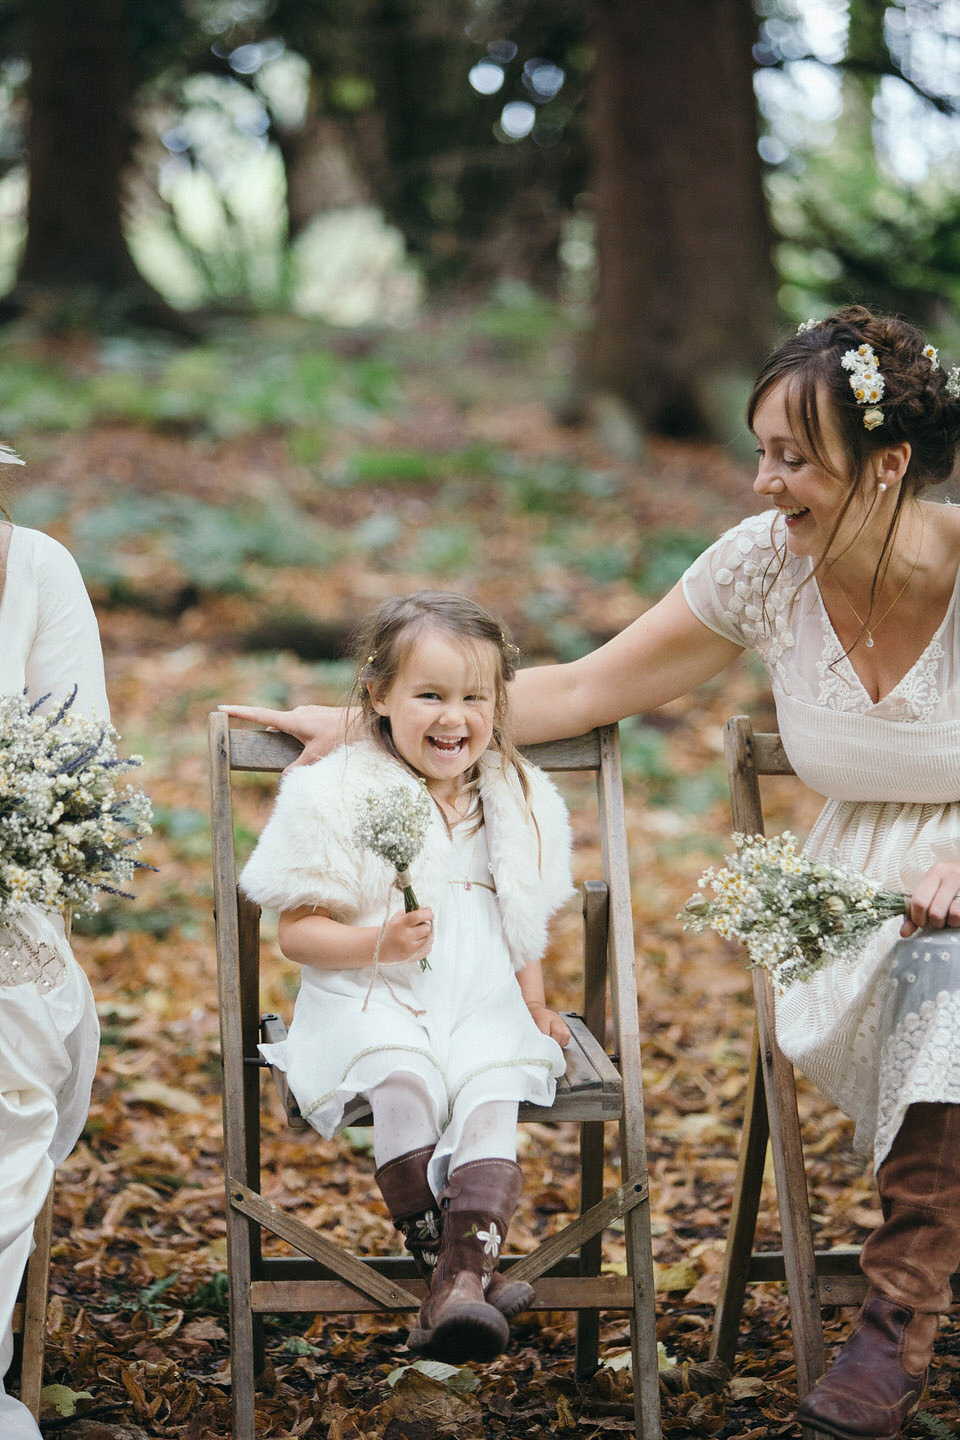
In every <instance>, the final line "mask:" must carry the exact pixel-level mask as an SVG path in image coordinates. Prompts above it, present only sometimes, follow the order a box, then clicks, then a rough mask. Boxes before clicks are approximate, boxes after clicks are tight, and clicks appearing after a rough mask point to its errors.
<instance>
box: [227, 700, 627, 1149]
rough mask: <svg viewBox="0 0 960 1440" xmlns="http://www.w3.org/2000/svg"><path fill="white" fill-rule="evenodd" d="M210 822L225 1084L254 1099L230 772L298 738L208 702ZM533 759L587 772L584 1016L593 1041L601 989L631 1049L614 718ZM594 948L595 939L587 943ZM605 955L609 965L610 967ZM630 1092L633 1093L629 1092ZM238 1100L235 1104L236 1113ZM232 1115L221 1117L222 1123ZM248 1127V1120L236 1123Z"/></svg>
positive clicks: (248, 940) (255, 964) (251, 920)
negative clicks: (596, 860) (591, 898)
mask: <svg viewBox="0 0 960 1440" xmlns="http://www.w3.org/2000/svg"><path fill="white" fill-rule="evenodd" d="M209 742H210V784H211V831H212V836H211V839H212V849H213V870H214V904H215V907H216V913H217V947H218V984H219V991H220V995H219V999H220V1031H221V1053H222V1057H223V1067H224V1084H225V1086H227V1087H228V1089H229V1090H230V1092H231V1093H232V1094H234V1095H239V1094H240V1093H241V1092H244V1093H248V1094H249V1098H250V1101H251V1103H252V1096H253V1090H254V1087H255V1086H256V1083H257V1070H256V1068H255V1067H256V1066H257V1064H258V1061H257V1058H256V1057H257V1044H258V1041H259V1039H260V1034H259V1023H260V1018H259V987H260V960H259V955H260V946H259V915H260V910H259V907H258V906H256V905H254V904H253V903H252V902H251V901H249V900H247V899H246V898H245V897H244V896H243V895H241V894H239V892H238V889H237V862H236V854H235V847H234V817H233V803H232V785H231V777H232V774H233V772H234V771H246V772H251V771H259V772H264V773H267V774H279V772H281V771H282V770H284V769H285V768H286V767H287V766H288V765H290V764H291V762H292V761H293V760H295V759H296V757H297V756H298V755H299V754H300V752H301V748H302V747H301V745H300V742H299V741H297V740H295V739H294V738H293V737H292V736H290V735H286V734H283V733H281V732H279V731H271V730H249V729H231V728H230V725H229V720H228V717H227V716H226V715H225V714H224V713H222V712H220V711H215V712H214V713H213V714H211V716H210V720H209ZM522 753H523V754H524V756H525V757H526V758H528V759H529V760H530V761H532V762H533V763H534V764H537V765H539V766H540V767H541V768H543V769H545V770H551V771H554V772H587V773H592V774H593V775H594V777H595V783H596V794H597V806H598V821H599V831H600V837H601V860H602V870H603V880H604V882H605V884H604V886H602V887H600V888H601V889H602V891H603V894H602V897H599V896H598V897H595V898H596V899H597V901H598V903H602V904H603V905H604V906H605V907H606V908H607V915H606V922H607V923H606V926H605V927H604V929H605V932H606V944H605V945H604V946H603V947H602V949H603V951H604V953H602V954H596V953H594V954H590V953H587V954H586V955H585V957H584V1002H583V1015H584V1019H585V1021H586V1023H587V1026H588V1027H589V1029H590V1031H591V1032H592V1033H593V1034H594V1035H596V1036H597V1037H598V1038H599V1039H600V1040H601V1042H602V1041H603V1038H604V1035H605V1033H606V1025H607V995H608V993H609V1001H610V1015H609V1018H610V1020H612V1029H613V1034H614V1037H615V1044H616V1048H617V1050H618V1051H619V1053H621V1054H633V1053H639V1043H640V1035H639V1016H638V1012H637V985H636V969H635V958H634V940H633V913H632V906H631V897H630V872H629V863H628V854H627V841H626V817H625V813H624V802H623V781H622V774H621V769H620V745H619V731H618V729H617V727H616V726H615V725H609V726H604V727H602V728H600V729H597V730H592V731H590V732H589V733H588V734H586V735H579V736H575V737H572V738H569V739H564V740H557V741H550V742H547V743H545V744H539V745H530V746H525V747H523V750H522ZM595 948H596V947H595ZM608 957H609V967H608ZM623 1084H624V1087H625V1091H628V1092H630V1093H629V1094H625V1099H626V1100H627V1101H628V1103H629V1104H633V1105H635V1106H636V1113H637V1114H638V1115H642V1094H641V1091H640V1076H639V1074H638V1075H636V1076H634V1075H632V1074H628V1073H625V1074H624V1077H623ZM634 1090H635V1091H636V1094H633V1091H634ZM237 1111H238V1107H233V1112H232V1113H233V1114H234V1115H236V1114H237ZM231 1123H232V1122H231V1121H230V1120H229V1119H228V1121H227V1125H228V1127H229V1125H230V1124H231ZM244 1128H247V1127H244ZM225 1138H226V1139H227V1148H228V1151H229V1150H232V1149H233V1144H252V1143H253V1141H252V1137H251V1136H250V1134H249V1129H248V1128H247V1134H246V1136H245V1137H244V1135H243V1134H242V1132H241V1131H239V1130H238V1133H237V1135H236V1136H234V1137H232V1142H233V1143H231V1137H225Z"/></svg>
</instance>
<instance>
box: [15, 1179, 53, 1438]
mask: <svg viewBox="0 0 960 1440" xmlns="http://www.w3.org/2000/svg"><path fill="white" fill-rule="evenodd" d="M52 1236H53V1184H52V1183H51V1185H50V1189H49V1190H48V1191H47V1198H46V1200H45V1201H44V1202H43V1209H42V1210H41V1211H40V1213H39V1215H38V1216H37V1218H36V1220H35V1221H34V1222H33V1245H34V1248H33V1253H32V1254H31V1256H30V1259H29V1260H28V1261H27V1268H26V1270H25V1271H24V1275H23V1280H22V1281H21V1283H20V1293H19V1295H18V1297H17V1303H16V1306H15V1307H14V1312H13V1330H14V1336H15V1342H16V1352H18V1353H19V1362H20V1364H19V1368H20V1386H19V1390H18V1395H19V1398H20V1401H21V1403H22V1404H23V1405H26V1407H27V1409H28V1410H29V1411H30V1413H31V1415H32V1416H33V1418H34V1420H39V1418H40V1391H41V1390H42V1389H43V1353H44V1347H45V1342H46V1331H47V1288H48V1285H49V1278H50V1245H51V1240H52ZM16 1352H15V1359H14V1367H15V1366H16Z"/></svg>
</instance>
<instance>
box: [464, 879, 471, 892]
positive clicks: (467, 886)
mask: <svg viewBox="0 0 960 1440" xmlns="http://www.w3.org/2000/svg"><path fill="white" fill-rule="evenodd" d="M463 888H464V890H472V889H473V882H472V881H471V880H464V882H463Z"/></svg>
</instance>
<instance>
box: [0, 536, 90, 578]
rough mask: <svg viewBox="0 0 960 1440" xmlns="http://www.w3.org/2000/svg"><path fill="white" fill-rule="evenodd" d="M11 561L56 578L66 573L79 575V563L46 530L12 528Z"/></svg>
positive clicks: (64, 546)
mask: <svg viewBox="0 0 960 1440" xmlns="http://www.w3.org/2000/svg"><path fill="white" fill-rule="evenodd" d="M10 560H11V562H13V561H14V560H16V561H17V563H19V564H22V565H26V566H29V567H31V568H32V569H34V570H36V571H37V572H38V574H41V575H44V576H52V577H54V578H57V577H60V576H62V575H63V574H64V573H65V572H69V573H71V574H74V573H78V566H77V562H76V560H75V559H74V557H73V555H72V553H71V552H70V551H69V550H68V549H67V547H66V545H62V544H61V543H60V541H59V540H55V539H54V538H53V536H52V535H48V534H47V533H46V532H45V531H44V530H33V529H31V528H30V526H28V525H17V524H14V525H12V526H11V527H10Z"/></svg>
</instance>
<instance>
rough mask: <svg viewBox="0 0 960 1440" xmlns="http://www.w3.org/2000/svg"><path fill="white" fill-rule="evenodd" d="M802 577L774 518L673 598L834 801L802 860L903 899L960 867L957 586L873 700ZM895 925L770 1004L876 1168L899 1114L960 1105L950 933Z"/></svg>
mask: <svg viewBox="0 0 960 1440" xmlns="http://www.w3.org/2000/svg"><path fill="white" fill-rule="evenodd" d="M781 560H782V561H783V563H782V565H781ZM812 565H813V562H812V560H811V559H809V558H807V557H798V556H793V555H790V554H789V552H787V551H786V547H785V540H784V526H783V521H782V519H781V518H780V517H779V516H777V515H776V513H775V512H770V513H768V514H765V515H759V516H754V517H751V518H750V519H748V520H745V521H743V522H742V523H741V524H740V525H738V526H736V527H735V528H734V529H733V530H730V531H728V532H727V534H726V535H724V536H722V537H721V538H720V540H718V541H717V542H716V544H714V545H712V546H711V547H710V549H709V550H707V551H705V553H704V554H703V555H701V556H700V557H699V558H698V559H697V560H696V561H695V562H694V563H693V565H692V566H691V567H690V569H689V570H688V571H687V572H686V574H685V575H684V577H683V588H684V593H685V595H686V598H687V602H688V604H689V605H690V607H691V609H692V610H693V612H694V614H695V615H697V616H698V617H699V619H700V620H702V621H703V623H704V624H705V625H708V626H709V627H710V629H711V630H714V631H716V632H717V633H718V634H721V635H724V636H725V637H726V638H728V639H730V640H733V641H735V642H736V643H737V644H738V645H743V646H746V647H748V648H750V649H753V650H755V651H756V653H757V654H758V656H759V657H760V659H761V660H762V662H763V664H764V666H765V668H766V670H767V673H768V675H769V677H770V683H771V686H772V689H773V697H774V701H775V703H776V707H777V717H778V721H779V726H780V733H781V736H782V739H783V744H784V748H785V750H786V752H787V755H788V756H789V758H790V762H791V764H792V765H793V767H794V769H795V770H796V772H797V774H798V775H799V776H800V778H801V779H802V780H803V781H804V783H805V784H806V785H808V786H809V787H810V788H811V789H812V790H814V791H816V792H818V793H819V794H821V795H824V796H826V797H828V798H827V801H826V804H825V805H824V807H823V810H822V811H821V813H820V816H819V818H818V820H817V822H816V824H815V825H814V828H813V830H812V832H811V834H810V836H809V838H808V840H807V849H808V850H811V851H813V852H814V853H816V854H818V855H822V856H824V857H825V858H839V859H842V860H844V861H846V862H847V863H849V864H851V865H854V866H856V867H857V869H859V870H862V871H863V872H864V873H866V874H868V875H870V876H871V877H872V878H873V879H875V880H877V881H879V882H880V883H881V884H883V885H886V886H889V887H890V888H891V889H895V890H903V891H906V892H909V891H910V890H911V889H912V888H913V886H914V885H916V883H917V881H918V880H919V879H920V878H921V876H922V875H923V874H924V873H925V872H926V871H927V870H928V869H929V867H930V866H931V865H932V864H933V863H934V862H935V861H937V860H957V859H960V614H958V609H960V603H958V596H957V590H958V587H960V576H958V580H957V582H956V583H955V585H954V592H953V596H952V598H951V601H950V605H949V608H948V610H947V613H946V615H945V617H944V619H943V622H942V624H941V625H940V627H939V629H938V630H937V632H936V634H935V635H934V637H933V639H932V640H931V641H930V643H929V644H928V646H927V648H926V649H925V651H924V652H923V654H922V655H921V656H920V658H919V659H918V660H917V662H916V664H915V665H914V666H913V668H912V669H911V670H910V671H909V673H908V674H907V675H905V676H904V677H903V679H902V680H901V681H900V683H899V684H898V685H897V687H896V689H894V690H893V691H891V692H890V694H889V695H886V696H884V698H883V699H882V700H880V701H879V702H878V703H877V704H874V703H873V701H872V700H871V699H870V696H869V695H868V694H867V692H866V691H865V689H864V687H863V685H862V684H861V682H860V680H859V679H858V677H857V675H856V672H855V671H854V669H853V666H852V665H851V664H850V662H849V660H848V659H846V658H845V657H844V654H843V647H842V646H841V644H840V642H839V641H838V639H837V637H836V635H835V634H834V631H833V627H832V625H831V623H830V619H829V617H828V615H827V612H826V609H825V608H824V606H823V603H822V602H821V599H820V593H819V590H818V589H817V586H816V583H815V582H813V581H811V582H810V583H809V584H807V585H805V586H803V587H802V588H800V587H801V583H802V581H803V580H804V579H805V578H806V576H808V575H809V574H810V571H811V569H812ZM900 923H901V922H900V920H899V919H896V918H895V919H892V920H889V921H887V923H886V924H885V925H884V926H883V927H882V928H881V929H880V930H879V931H878V932H877V934H876V936H875V938H874V939H873V941H872V942H871V943H870V944H869V945H868V946H867V948H866V949H865V950H864V951H863V953H862V954H861V955H860V956H859V957H858V958H857V959H855V960H853V961H840V962H838V963H836V964H834V965H831V966H827V967H825V968H824V969H823V970H821V971H820V972H819V973H818V974H817V975H816V976H814V978H813V979H811V980H809V981H800V982H798V983H797V984H794V985H792V986H791V987H790V988H789V989H788V990H787V991H786V992H785V993H784V994H782V995H779V996H778V997H777V1004H776V1015H777V1038H778V1040H779V1042H780V1045H781V1048H782V1049H783V1051H784V1053H785V1054H786V1055H787V1056H788V1057H789V1058H790V1059H791V1060H792V1061H793V1062H794V1064H795V1065H797V1067H798V1068H799V1069H800V1070H802V1071H803V1072H804V1074H806V1075H808V1076H809V1077H810V1079H811V1080H813V1081H814V1083H815V1084H816V1085H817V1086H818V1087H819V1088H820V1089H821V1090H822V1091H823V1092H824V1094H826V1095H827V1096H829V1097H830V1099H831V1100H833V1102H834V1103H835V1104H836V1105H837V1106H838V1107H839V1108H840V1109H841V1110H843V1111H844V1112H845V1113H846V1114H847V1115H849V1116H850V1117H851V1118H852V1119H853V1120H854V1121H855V1122H856V1130H855V1136H854V1144H855V1145H856V1147H857V1148H858V1149H859V1150H860V1151H861V1152H862V1153H864V1154H869V1153H870V1152H871V1150H872V1152H873V1157H874V1163H875V1164H877V1165H879V1164H880V1162H881V1161H882V1159H883V1157H884V1156H885V1155H886V1153H887V1151H888V1150H889V1148H890V1145H891V1143H892V1141H893V1138H894V1136H895V1135H896V1133H897V1131H898V1129H899V1128H900V1124H901V1121H902V1119H903V1116H904V1114H905V1112H906V1109H907V1107H908V1106H909V1105H911V1104H913V1103H914V1102H915V1101H946V1102H949V1103H952V1104H958V1103H960V932H958V931H957V930H923V931H919V932H917V933H916V934H915V935H914V936H913V937H912V939H910V940H901V939H900V936H899V929H900Z"/></svg>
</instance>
